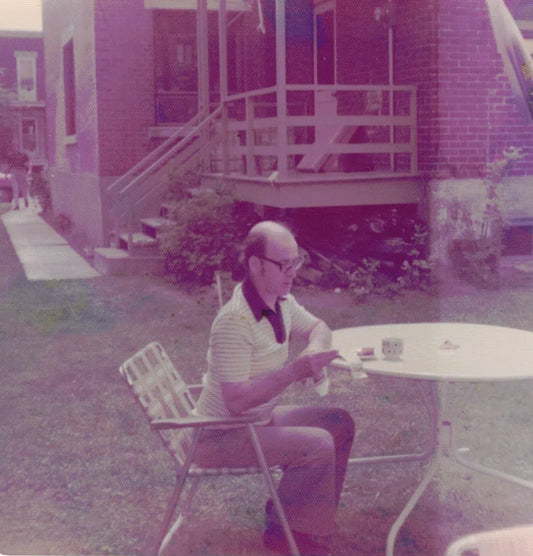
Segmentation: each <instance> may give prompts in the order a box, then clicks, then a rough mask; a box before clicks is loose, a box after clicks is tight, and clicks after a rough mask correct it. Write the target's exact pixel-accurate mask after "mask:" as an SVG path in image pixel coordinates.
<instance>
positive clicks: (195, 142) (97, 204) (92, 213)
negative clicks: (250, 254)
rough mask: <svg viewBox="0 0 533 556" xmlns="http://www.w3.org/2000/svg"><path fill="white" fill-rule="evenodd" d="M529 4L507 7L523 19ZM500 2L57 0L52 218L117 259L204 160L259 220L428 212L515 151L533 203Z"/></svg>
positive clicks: (519, 93) (52, 38) (52, 23)
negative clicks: (297, 212) (309, 211)
mask: <svg viewBox="0 0 533 556" xmlns="http://www.w3.org/2000/svg"><path fill="white" fill-rule="evenodd" d="M500 4H501V5H500ZM529 4H530V2H524V1H522V2H520V1H518V0H508V5H509V8H510V9H511V11H512V12H513V13H514V14H515V18H517V19H519V18H521V17H523V18H525V19H526V20H533V18H532V17H530V16H531V15H532V14H529V13H526V12H527V11H528V10H527V8H528V5H529ZM495 5H496V7H497V8H498V9H500V8H501V7H502V6H504V4H503V2H502V1H500V0H424V1H420V0H358V1H357V2H356V1H354V0H226V1H223V0H209V1H208V2H207V0H198V3H197V0H128V1H125V0H44V1H43V32H44V38H45V56H46V67H47V95H48V96H47V115H48V123H49V130H50V138H51V139H50V142H49V161H50V168H51V176H52V178H51V185H52V198H53V206H54V211H55V212H56V213H64V214H66V215H67V216H69V217H70V218H71V219H72V221H73V222H74V224H75V226H76V227H77V229H78V230H79V231H83V232H84V233H85V234H86V235H87V238H88V241H89V243H91V244H92V245H107V244H108V242H109V237H110V232H111V230H112V229H113V222H116V223H118V224H117V225H119V224H120V222H123V223H124V225H125V223H126V222H128V221H129V222H130V223H132V222H133V223H134V225H135V222H136V221H137V218H138V217H140V216H143V215H147V214H149V213H150V212H152V214H156V212H154V211H156V207H157V202H160V200H161V197H162V193H163V191H164V187H165V185H166V183H165V178H164V175H165V173H166V174H168V173H170V172H171V168H172V167H174V166H176V165H177V166H178V167H181V168H182V169H183V168H186V167H187V165H190V167H191V168H192V169H196V168H197V167H198V166H197V164H198V161H201V168H202V171H203V172H204V173H205V174H212V175H215V176H217V177H218V179H221V180H223V181H225V182H226V183H228V184H229V185H231V187H232V188H233V192H234V195H235V197H236V198H238V199H240V200H243V201H248V202H250V203H254V204H256V205H259V206H270V207H276V208H282V209H295V208H301V207H324V206H383V205H407V206H418V207H420V208H421V209H422V208H423V209H424V210H427V207H428V205H430V204H431V197H430V192H431V191H432V190H434V189H435V188H438V187H439V186H440V184H442V183H444V184H446V183H447V182H448V181H449V180H456V181H457V180H459V181H458V182H457V183H460V184H461V187H464V188H468V187H470V185H471V182H470V180H479V175H480V172H481V171H482V169H483V168H484V166H485V165H486V164H487V163H488V162H491V161H492V160H494V159H496V158H499V157H500V156H501V152H502V150H503V149H504V148H505V147H508V146H511V145H513V146H516V147H522V148H523V151H524V154H525V155H526V156H525V158H524V159H522V160H520V161H518V162H517V163H516V164H515V165H514V166H513V168H512V175H513V184H512V187H515V188H516V191H517V192H518V193H517V195H518V197H517V198H519V197H520V194H521V193H520V192H521V191H525V192H526V197H527V198H528V199H529V197H531V198H533V195H531V194H530V193H529V188H530V187H531V185H530V184H531V176H532V175H533V134H532V131H533V126H532V122H533V119H532V115H531V106H532V102H531V98H529V100H528V95H529V93H530V89H529V81H528V76H527V73H525V74H523V75H521V74H520V71H517V67H516V63H515V64H514V65H513V63H512V60H511V61H510V54H509V52H505V48H504V47H502V46H501V45H502V40H503V42H505V38H506V37H507V35H506V33H508V32H509V29H508V28H504V29H503V31H502V33H503V35H502V36H503V39H501V37H500V38H498V32H499V31H498V29H497V25H495V24H494V18H492V19H491V13H492V12H491V9H493V8H494V6H495ZM197 6H198V7H197ZM491 6H492V7H491ZM524 25H525V27H524V28H527V25H528V24H527V21H526V22H525V23H524ZM513 52H514V53H515V55H517V56H518V58H517V59H518V60H519V61H520V60H521V58H520V56H521V53H520V52H518V53H517V52H515V50H513ZM525 61H527V60H525ZM515 62H516V61H515ZM519 65H521V64H519ZM193 118H194V119H193ZM164 140H166V142H163V141H164ZM180 140H181V142H180ZM156 147H157V149H155V148H156ZM154 149H155V150H154ZM146 157H148V158H146ZM528 202H529V201H528ZM531 215H533V203H532V204H531Z"/></svg>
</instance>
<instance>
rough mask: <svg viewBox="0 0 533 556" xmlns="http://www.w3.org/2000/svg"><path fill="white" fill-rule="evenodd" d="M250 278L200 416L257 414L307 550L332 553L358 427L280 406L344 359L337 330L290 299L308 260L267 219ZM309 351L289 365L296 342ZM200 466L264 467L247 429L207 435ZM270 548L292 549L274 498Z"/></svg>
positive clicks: (250, 255) (330, 413) (339, 416)
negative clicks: (289, 391)
mask: <svg viewBox="0 0 533 556" xmlns="http://www.w3.org/2000/svg"><path fill="white" fill-rule="evenodd" d="M243 257H244V261H243V262H244V264H245V267H246V270H247V277H246V279H245V280H244V282H243V283H240V284H238V285H237V286H236V287H235V290H234V292H233V296H232V297H231V299H230V300H229V301H228V303H227V304H226V305H224V307H223V308H222V309H221V310H220V312H219V313H218V315H217V317H216V318H215V321H214V323H213V326H212V329H211V336H210V340H209V350H208V354H207V360H208V372H207V375H206V381H205V385H204V388H203V390H202V393H201V396H200V399H199V402H198V412H199V413H200V414H202V415H209V416H228V415H255V416H257V419H258V420H259V421H260V422H261V425H260V426H257V434H258V436H259V440H260V442H261V444H262V447H263V449H264V452H265V456H266V459H267V462H268V463H269V465H271V466H273V465H280V466H282V468H283V470H284V472H283V478H282V479H281V482H280V485H279V497H280V499H281V503H282V504H283V507H284V509H285V512H286V514H287V519H288V521H289V524H290V527H291V529H292V530H293V532H294V536H295V540H296V543H297V544H298V546H299V549H300V551H301V553H302V554H327V553H328V547H327V540H328V537H329V536H330V535H331V534H332V533H333V531H334V519H335V511H336V508H337V505H338V503H339V499H340V495H341V491H342V485H343V482H344V476H345V473H346V466H347V462H348V458H349V455H350V449H351V446H352V442H353V438H354V423H353V420H352V418H351V417H350V415H349V414H348V413H347V412H346V411H345V410H343V409H339V408H331V407H324V406H320V407H296V406H279V405H277V400H278V396H279V395H280V394H281V392H283V390H285V389H286V388H287V387H288V386H289V385H290V384H292V383H293V382H296V381H301V380H303V379H306V378H312V379H315V380H319V379H320V378H321V376H322V372H323V370H322V369H323V368H324V367H325V366H326V365H328V364H329V363H330V362H331V361H332V360H333V359H334V358H335V357H336V356H337V355H338V354H337V352H336V351H335V350H331V331H330V329H329V328H328V327H327V326H326V324H325V323H324V322H323V321H321V320H320V319H318V318H317V317H315V316H313V315H312V314H310V313H309V312H308V311H306V310H305V309H304V308H303V307H302V306H301V305H299V304H298V303H297V301H296V300H295V299H294V297H293V296H292V295H290V294H289V291H290V289H291V284H292V281H293V279H294V278H295V276H296V272H297V270H298V269H299V268H300V266H301V265H302V262H303V259H302V258H301V257H299V256H298V245H297V243H296V241H295V239H294V237H293V235H292V234H291V232H290V231H289V230H288V229H287V228H285V227H284V226H282V225H280V224H278V223H276V222H270V221H266V222H261V223H259V224H257V225H255V226H254V227H253V228H252V229H251V230H250V232H249V234H248V237H247V239H246V242H245V245H244V250H243ZM291 334H298V335H301V336H303V337H304V338H305V339H306V341H307V347H306V348H305V349H304V351H303V352H302V353H300V355H299V356H298V357H297V358H296V359H294V361H292V362H290V363H288V362H287V359H288V351H289V336H290V335H291ZM195 461H196V462H197V463H198V464H200V465H203V466H215V467H235V466H249V465H252V466H253V465H257V460H256V456H255V452H254V449H253V446H252V444H251V441H250V440H249V437H248V432H247V430H246V429H245V428H238V429H235V428H225V429H216V430H213V429H210V430H206V431H204V433H203V435H202V437H201V439H200V442H199V444H198V450H197V453H196V457H195ZM266 514H267V515H266V520H267V527H266V530H265V534H264V536H263V541H264V544H265V546H266V547H268V548H269V549H272V550H275V551H277V552H281V553H288V546H287V543H286V541H285V537H284V535H283V531H282V528H281V526H280V525H279V523H278V521H277V515H276V512H275V510H274V508H273V505H272V502H271V501H268V503H267V507H266Z"/></svg>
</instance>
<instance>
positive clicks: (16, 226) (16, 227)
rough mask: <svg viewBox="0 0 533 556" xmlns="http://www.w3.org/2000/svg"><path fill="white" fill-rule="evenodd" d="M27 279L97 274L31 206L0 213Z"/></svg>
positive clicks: (88, 276)
mask: <svg viewBox="0 0 533 556" xmlns="http://www.w3.org/2000/svg"><path fill="white" fill-rule="evenodd" d="M0 219H1V220H2V223H3V224H4V226H5V228H6V230H7V233H8V235H9V237H10V239H11V243H12V244H13V247H14V249H15V252H16V253H17V257H18V258H19V260H20V262H21V264H22V266H23V267H24V272H25V274H26V278H27V279H28V280H68V279H83V278H96V277H98V276H100V274H99V273H98V272H97V271H96V270H95V269H94V268H93V267H92V266H91V265H90V264H89V263H88V262H87V261H86V260H85V259H84V258H83V257H81V256H80V255H78V253H76V251H74V249H72V247H70V245H69V244H68V243H67V241H66V240H65V239H64V238H63V237H61V236H60V235H59V234H58V233H57V232H56V231H55V230H54V229H52V228H51V227H50V226H49V225H48V224H47V223H46V222H45V221H44V220H43V219H42V218H41V217H40V216H39V215H38V214H37V213H36V212H35V210H34V209H33V208H29V209H28V208H27V209H21V210H17V211H14V210H10V211H9V212H6V213H4V214H2V215H1V216H0Z"/></svg>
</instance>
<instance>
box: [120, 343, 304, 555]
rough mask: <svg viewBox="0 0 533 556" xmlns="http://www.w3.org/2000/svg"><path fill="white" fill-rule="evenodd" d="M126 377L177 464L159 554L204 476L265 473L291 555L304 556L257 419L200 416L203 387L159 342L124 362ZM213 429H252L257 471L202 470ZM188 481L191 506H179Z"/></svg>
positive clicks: (123, 373) (123, 369)
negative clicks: (202, 453)
mask: <svg viewBox="0 0 533 556" xmlns="http://www.w3.org/2000/svg"><path fill="white" fill-rule="evenodd" d="M120 374H121V375H122V376H123V377H124V378H125V379H126V381H127V382H128V384H129V385H130V387H131V389H132V391H133V393H134V395H135V397H136V398H137V400H138V401H139V402H140V404H141V406H142V407H143V409H144V411H145V413H146V415H147V417H148V420H149V421H150V425H151V427H152V429H153V430H156V431H158V432H159V433H160V435H161V437H162V439H163V443H164V444H165V446H166V448H167V450H168V451H169V452H170V454H171V456H172V457H173V458H174V460H175V462H176V464H177V480H176V486H175V489H174V492H173V493H172V496H171V497H170V500H169V503H168V506H167V511H166V514H165V517H164V520H163V524H162V526H161V529H160V532H159V536H158V545H157V554H161V553H162V552H163V550H164V549H165V548H166V547H167V546H168V544H169V542H170V540H171V539H172V537H173V536H174V535H175V533H176V531H177V530H178V528H179V527H180V525H181V524H182V523H183V521H184V519H185V517H186V515H187V513H188V511H189V509H190V505H191V502H192V499H193V497H194V494H195V493H196V490H197V488H198V484H199V481H200V479H201V478H202V477H204V476H210V477H212V476H224V475H226V476H227V475H257V474H262V475H263V476H264V478H265V481H266V484H267V488H268V491H269V493H270V496H271V497H272V501H273V503H274V507H275V509H276V512H277V514H278V516H279V519H280V522H281V525H282V527H283V531H284V533H285V536H286V538H287V542H288V544H289V547H290V549H291V554H293V555H296V556H298V548H297V546H296V542H295V540H294V537H293V535H292V532H291V530H290V528H289V525H288V522H287V518H286V516H285V512H284V511H283V507H282V505H281V502H280V500H279V497H278V495H277V492H276V485H275V482H274V479H273V476H272V471H273V470H274V469H270V468H269V466H268V465H267V462H266V459H265V455H264V453H263V450H262V448H261V445H260V443H259V439H258V437H257V434H256V430H255V426H254V422H253V420H251V419H250V418H245V417H228V418H215V417H201V416H198V415H196V414H195V407H196V403H195V392H196V393H198V392H199V390H201V385H194V386H188V385H187V384H186V383H185V382H184V381H183V379H182V378H181V376H180V374H179V373H178V371H177V370H176V368H175V367H174V365H173V363H172V361H171V360H170V359H169V357H168V355H167V354H166V352H165V350H164V349H163V347H162V346H161V344H160V343H158V342H152V343H150V344H148V345H147V346H145V347H144V348H143V349H141V350H140V351H138V352H137V353H136V354H135V355H133V356H132V357H130V358H129V359H127V360H126V361H124V363H123V364H122V365H121V366H120ZM213 425H235V426H239V427H247V429H248V432H249V433H250V439H251V441H252V443H253V446H254V449H255V453H256V455H257V461H258V465H257V467H245V468H218V467H217V468H202V467H199V466H197V465H195V464H194V463H193V459H194V453H195V450H196V445H197V442H198V439H199V437H200V435H201V433H202V431H203V429H204V428H205V427H207V426H213ZM187 429H189V431H192V434H191V433H189V434H188V433H187ZM188 479H189V480H190V488H189V492H188V496H187V498H186V502H185V504H184V505H183V506H179V507H178V504H179V502H180V498H181V495H182V492H183V490H184V487H185V484H186V482H187V480H188ZM175 514H176V515H175ZM174 516H175V517H174Z"/></svg>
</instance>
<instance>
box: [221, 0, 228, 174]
mask: <svg viewBox="0 0 533 556" xmlns="http://www.w3.org/2000/svg"><path fill="white" fill-rule="evenodd" d="M218 64H219V66H218V73H219V83H220V85H219V88H220V103H221V104H222V118H221V123H222V129H221V134H222V171H223V173H224V174H228V173H229V148H228V143H229V140H230V138H229V136H228V107H227V104H225V100H226V98H227V96H228V28H227V24H226V0H220V6H219V10H218Z"/></svg>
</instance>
